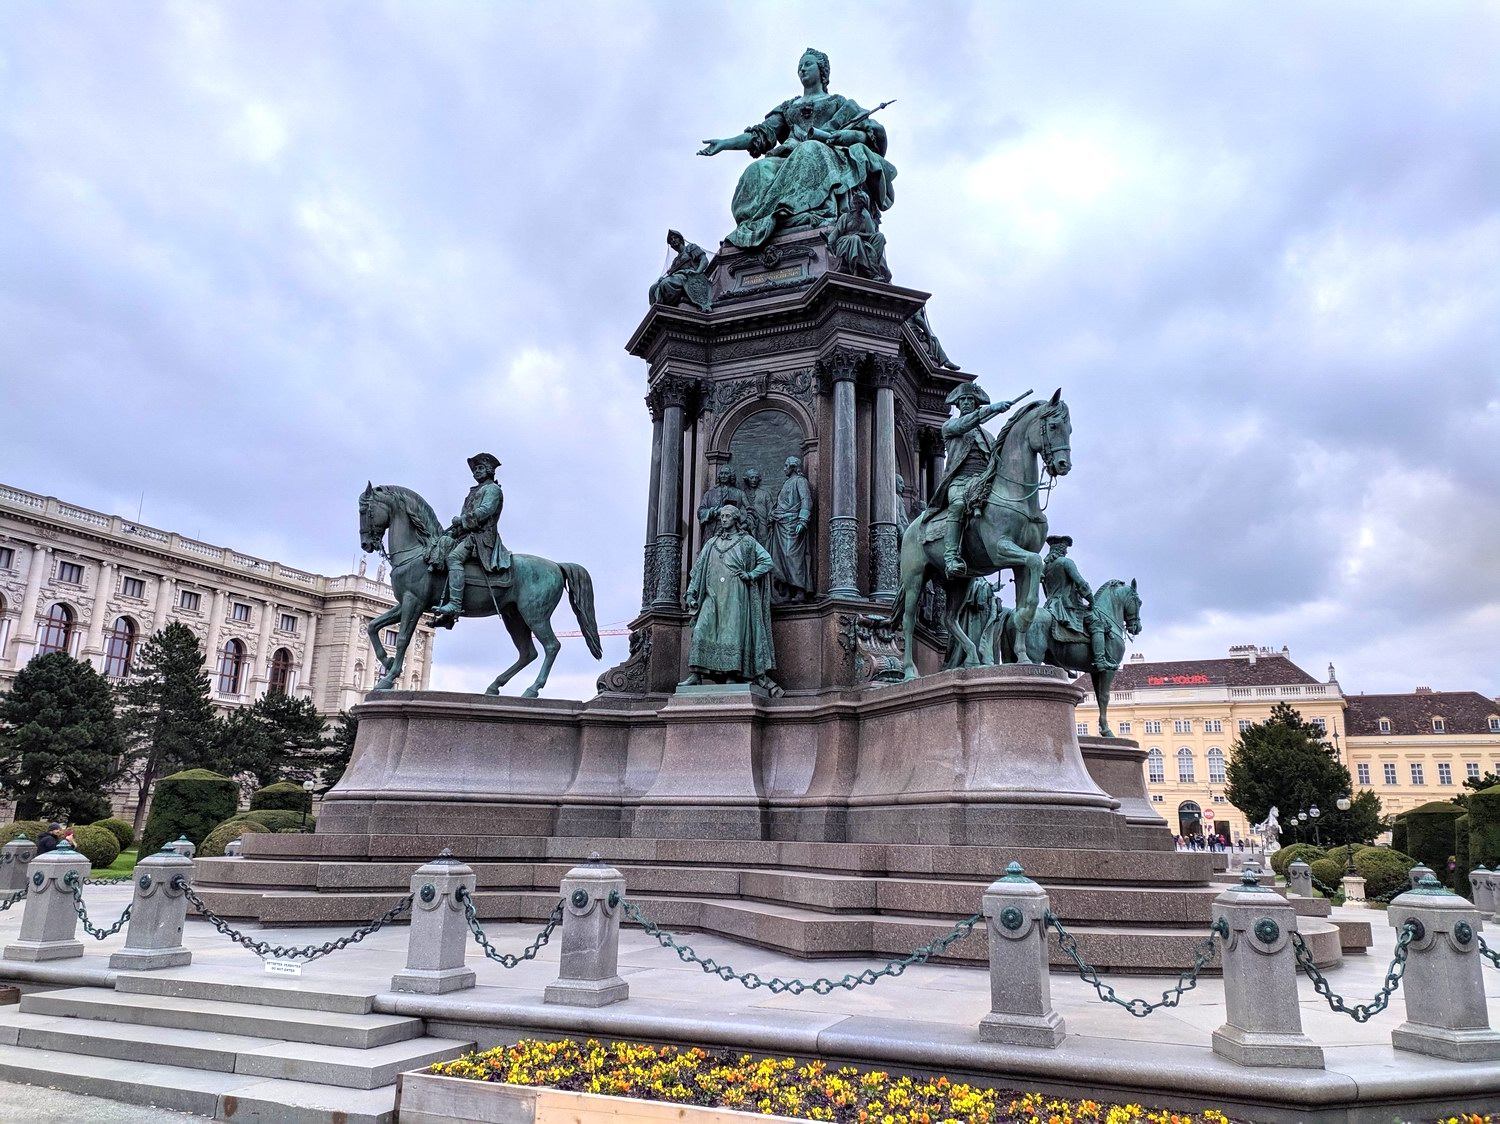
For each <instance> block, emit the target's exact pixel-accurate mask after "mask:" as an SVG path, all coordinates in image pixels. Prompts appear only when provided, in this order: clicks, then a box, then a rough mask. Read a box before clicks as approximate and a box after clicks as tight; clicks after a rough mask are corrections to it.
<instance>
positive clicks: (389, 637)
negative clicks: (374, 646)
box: [383, 628, 399, 648]
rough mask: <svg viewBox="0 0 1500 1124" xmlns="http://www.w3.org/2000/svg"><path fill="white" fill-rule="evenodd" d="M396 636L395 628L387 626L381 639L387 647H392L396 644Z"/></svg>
mask: <svg viewBox="0 0 1500 1124" xmlns="http://www.w3.org/2000/svg"><path fill="white" fill-rule="evenodd" d="M398 638H399V637H398V636H397V633H396V630H395V629H394V628H388V629H386V630H385V636H384V637H383V639H384V641H385V646H386V647H387V648H394V647H395V646H396V641H397V639H398Z"/></svg>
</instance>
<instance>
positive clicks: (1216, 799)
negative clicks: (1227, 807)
mask: <svg viewBox="0 0 1500 1124" xmlns="http://www.w3.org/2000/svg"><path fill="white" fill-rule="evenodd" d="M1214 803H1215V804H1222V803H1224V798H1223V797H1222V796H1215V797H1214Z"/></svg>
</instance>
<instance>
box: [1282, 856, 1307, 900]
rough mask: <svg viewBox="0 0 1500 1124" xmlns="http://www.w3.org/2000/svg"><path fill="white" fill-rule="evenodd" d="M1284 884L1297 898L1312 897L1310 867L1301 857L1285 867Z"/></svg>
mask: <svg viewBox="0 0 1500 1124" xmlns="http://www.w3.org/2000/svg"><path fill="white" fill-rule="evenodd" d="M1286 885H1287V890H1288V891H1289V892H1290V893H1293V894H1295V895H1297V897H1299V898H1310V897H1312V896H1313V884H1312V867H1310V866H1308V865H1307V864H1306V863H1305V862H1303V861H1302V860H1301V859H1298V860H1297V861H1296V862H1294V863H1290V864H1288V866H1287V868H1286Z"/></svg>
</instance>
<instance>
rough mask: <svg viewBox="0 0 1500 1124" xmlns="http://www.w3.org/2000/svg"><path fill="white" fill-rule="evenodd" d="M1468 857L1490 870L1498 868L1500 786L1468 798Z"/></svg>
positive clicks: (1499, 851) (1484, 789)
mask: <svg viewBox="0 0 1500 1124" xmlns="http://www.w3.org/2000/svg"><path fill="white" fill-rule="evenodd" d="M1469 857H1470V858H1471V859H1473V860H1474V862H1476V863H1484V865H1485V866H1487V867H1489V868H1490V869H1491V870H1494V869H1495V868H1496V867H1500V785H1496V786H1494V787H1493V788H1482V789H1480V790H1479V791H1478V792H1475V793H1472V794H1471V795H1470V796H1469Z"/></svg>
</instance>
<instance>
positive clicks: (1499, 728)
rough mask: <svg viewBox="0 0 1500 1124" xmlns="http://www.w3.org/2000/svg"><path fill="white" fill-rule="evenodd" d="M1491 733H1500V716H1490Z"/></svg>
mask: <svg viewBox="0 0 1500 1124" xmlns="http://www.w3.org/2000/svg"><path fill="white" fill-rule="evenodd" d="M1490 733H1492V734H1500V718H1496V717H1494V716H1493V715H1491V716H1490Z"/></svg>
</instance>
